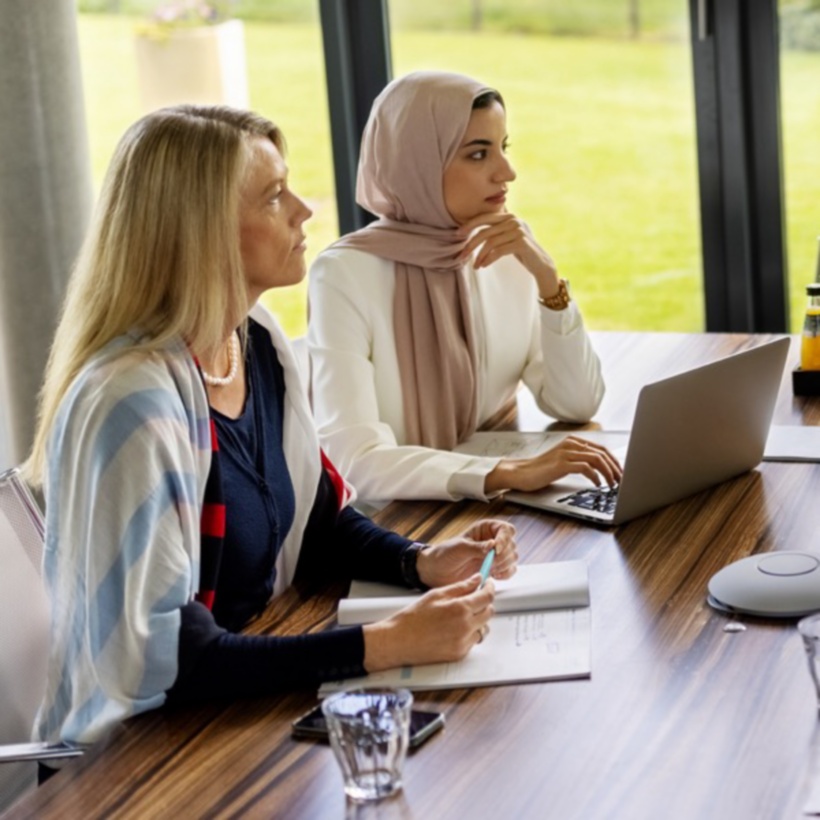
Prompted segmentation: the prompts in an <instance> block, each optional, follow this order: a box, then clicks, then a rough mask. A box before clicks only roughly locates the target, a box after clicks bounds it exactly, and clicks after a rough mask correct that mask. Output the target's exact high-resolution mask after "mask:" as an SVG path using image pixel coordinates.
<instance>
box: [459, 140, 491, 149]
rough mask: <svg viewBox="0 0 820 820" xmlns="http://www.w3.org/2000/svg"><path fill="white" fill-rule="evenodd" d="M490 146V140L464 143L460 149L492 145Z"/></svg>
mask: <svg viewBox="0 0 820 820" xmlns="http://www.w3.org/2000/svg"><path fill="white" fill-rule="evenodd" d="M492 144H493V141H492V140H471V141H470V142H465V143H464V145H462V146H461V147H462V148H469V147H470V146H471V145H492Z"/></svg>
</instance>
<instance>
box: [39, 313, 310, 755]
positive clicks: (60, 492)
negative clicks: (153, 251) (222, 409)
mask: <svg viewBox="0 0 820 820" xmlns="http://www.w3.org/2000/svg"><path fill="white" fill-rule="evenodd" d="M251 316H252V317H253V318H254V319H256V321H258V322H259V323H260V324H261V325H263V326H264V327H265V328H266V329H267V330H268V332H269V333H270V335H271V341H272V343H273V345H274V347H275V348H276V350H277V354H278V356H279V359H280V362H281V364H282V367H283V370H284V375H285V388H286V394H285V407H284V441H285V457H286V459H287V462H288V468H289V471H290V474H291V478H292V481H293V487H294V493H295V496H296V512H295V518H294V522H293V526H292V527H291V530H290V532H289V533H288V536H287V538H286V539H285V542H284V544H283V546H282V549H281V551H280V553H279V556H278V559H277V563H276V583H275V587H274V594H278V593H280V592H281V591H282V590H283V589H284V588H285V587H286V586H287V585H288V584H290V582H291V581H292V579H293V575H294V572H295V570H296V564H297V561H298V557H299V550H300V546H301V543H302V536H303V533H304V529H305V525H306V523H307V520H308V516H309V514H310V511H311V508H312V506H313V501H314V497H315V494H316V488H317V486H318V483H319V475H320V471H321V469H322V457H321V454H320V450H319V443H318V439H317V435H316V431H315V428H314V424H313V420H312V417H311V414H310V408H309V405H308V401H307V394H306V391H305V389H304V386H303V383H302V379H301V376H300V374H299V371H298V367H297V363H296V360H295V358H294V355H293V352H292V350H291V348H290V345H289V343H288V341H287V339H286V337H285V336H284V334H283V332H282V331H281V329H280V328H279V326H278V325H277V323H276V321H275V320H274V319H273V317H272V316H271V315H270V314H269V313H268V312H267V311H265V310H264V308H262V307H261V306H259V305H257V306H256V307H255V308H254V309H253V310H252V311H251ZM133 344H134V338H133V337H124V338H121V339H117V340H115V341H113V342H112V343H111V344H109V345H108V346H107V347H106V348H105V349H104V350H103V351H101V352H100V353H99V354H98V355H96V356H95V357H94V358H93V359H92V360H91V361H90V362H89V363H88V364H87V365H86V366H85V367H84V369H83V370H82V371H81V373H80V374H79V375H78V376H77V378H76V379H75V381H74V382H73V383H72V385H71V387H70V389H69V391H68V393H67V394H66V396H65V398H64V400H63V402H62V404H61V406H60V409H59V412H58V415H57V418H56V420H55V424H54V428H53V431H52V435H51V438H50V441H49V446H48V459H47V473H46V484H45V494H46V499H47V508H46V544H45V554H44V577H45V579H46V584H47V587H48V590H49V594H50V598H51V602H52V615H51V618H52V646H51V650H50V656H49V674H48V685H47V691H46V697H45V700H44V702H43V704H42V706H41V708H40V713H39V715H38V718H37V722H36V725H35V735H36V736H37V737H39V738H41V739H48V740H55V739H58V738H59V739H62V740H70V741H74V742H78V743H90V742H93V741H94V740H96V739H97V738H98V737H100V736H101V735H102V734H103V733H104V732H106V731H107V730H108V729H109V728H111V727H112V726H113V725H115V724H116V723H118V722H120V721H121V720H124V719H125V718H128V717H130V716H132V715H135V714H138V713H140V712H144V711H146V710H149V709H154V708H157V707H159V706H161V705H162V703H163V702H164V701H165V697H166V695H165V693H166V690H167V689H169V687H171V685H172V684H173V683H174V680H175V679H176V677H177V654H178V652H177V650H178V645H179V629H180V608H181V607H182V606H184V605H185V604H186V603H188V602H189V601H191V600H192V599H193V598H194V597H196V596H197V594H198V593H199V592H200V558H201V556H200V545H201V514H202V505H203V499H204V496H205V486H206V482H207V479H208V475H209V470H210V464H211V433H210V419H209V409H208V398H207V394H206V392H205V389H204V386H203V384H202V380H201V377H200V375H199V372H198V370H197V366H196V363H195V361H194V359H193V358H192V356H191V355H190V352H189V351H188V349H187V347H186V346H185V344H184V343H183V342H182V341H181V340H176V341H174V342H171V343H169V344H167V345H166V346H165V347H163V348H162V349H160V350H158V351H155V352H151V353H145V352H137V351H134V350H133V349H132V346H133ZM200 597H202V596H200ZM205 598H206V599H207V595H206V596H205Z"/></svg>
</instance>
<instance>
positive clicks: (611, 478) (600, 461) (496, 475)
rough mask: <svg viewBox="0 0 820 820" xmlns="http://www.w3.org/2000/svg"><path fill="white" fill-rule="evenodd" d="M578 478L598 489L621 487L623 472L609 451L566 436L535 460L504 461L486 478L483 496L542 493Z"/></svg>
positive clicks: (507, 459) (577, 438) (587, 441)
mask: <svg viewBox="0 0 820 820" xmlns="http://www.w3.org/2000/svg"><path fill="white" fill-rule="evenodd" d="M572 474H578V475H583V476H586V477H587V478H588V479H589V480H590V481H591V482H592V483H593V484H595V486H598V487H599V486H601V484H602V483H603V484H607V485H609V486H610V487H612V486H614V485H615V484H618V483H619V482H620V480H621V475H622V474H623V470H622V469H621V465H620V464H619V463H618V460H617V459H616V458H615V456H613V455H612V453H610V452H609V450H607V449H606V447H602V446H601V445H600V444H596V443H595V442H594V441H589V440H588V439H584V438H580V437H578V436H567V437H566V438H565V439H564V440H563V441H561V442H560V443H559V444H556V445H555V446H554V447H552V448H550V449H549V450H546V451H545V452H543V453H540V454H539V455H537V456H534V457H533V458H522V459H513V458H503V459H501V461H499V462H498V464H497V465H496V467H495V469H493V470H492V471H491V472H490V473H488V474H487V478H486V479H485V481H484V492H485V493H487V494H488V495H491V494H492V493H497V492H501V491H502V490H522V491H525V492H531V491H533V490H541V489H543V488H544V487H546V486H547V485H549V484H552V482H553V481H558V480H559V479H561V478H564V477H565V476H568V475H572Z"/></svg>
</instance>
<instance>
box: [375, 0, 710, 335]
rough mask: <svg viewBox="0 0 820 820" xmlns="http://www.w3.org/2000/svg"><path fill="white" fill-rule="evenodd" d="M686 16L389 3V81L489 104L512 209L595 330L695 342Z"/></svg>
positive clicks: (585, 6) (610, 9)
mask: <svg viewBox="0 0 820 820" xmlns="http://www.w3.org/2000/svg"><path fill="white" fill-rule="evenodd" d="M687 7H688V4H687V3H686V2H685V0H663V2H662V0H654V2H650V0H636V1H635V2H629V0H606V2H603V0H599V1H598V2H594V1H593V0H577V1H576V2H573V3H566V2H562V3H558V2H545V0H541V2H535V0H530V1H529V2H527V1H526V0H518V2H515V0H506V2H503V3H502V2H489V0H484V2H481V0H473V2H468V0H461V1H460V2H452V3H448V4H445V3H426V2H420V1H419V0H391V3H390V15H391V24H392V26H393V57H394V64H395V73H396V74H397V75H398V74H402V73H405V72H408V71H411V70H415V69H421V68H429V69H433V68H437V69H445V70H451V71H458V72H461V73H465V74H468V75H471V76H473V77H475V78H477V79H480V80H482V81H483V82H486V83H487V84H488V85H491V86H494V87H496V88H498V90H499V91H501V93H502V94H503V96H504V98H505V100H506V102H507V110H508V126H509V133H510V142H511V150H510V156H511V159H512V161H513V163H514V165H515V166H516V170H517V172H518V179H517V181H516V182H515V183H513V185H512V186H511V195H510V199H509V204H510V209H511V210H514V211H516V212H517V213H518V214H519V215H520V216H521V217H522V218H524V219H525V220H527V221H528V222H529V223H530V225H531V226H532V228H533V230H534V232H535V234H536V236H537V237H538V238H539V240H540V241H541V242H542V244H543V245H544V246H545V247H546V248H547V249H548V250H549V251H550V253H551V254H552V255H553V256H554V258H555V259H556V261H557V262H558V264H559V270H560V272H561V274H562V275H564V276H566V277H567V278H568V279H570V281H571V283H572V288H573V291H574V293H575V294H576V296H577V298H578V299H579V301H580V303H581V305H582V308H583V311H584V315H585V317H586V320H587V323H588V324H589V325H590V326H591V327H594V328H599V329H615V328H631V329H647V330H649V329H651V330H681V331H684V330H685V331H692V330H700V329H702V328H703V321H704V319H703V287H702V264H701V248H700V226H699V208H698V188H697V155H696V146H695V114H694V91H693V81H692V67H691V51H690V44H689V40H688V23H687V18H686V14H687ZM477 8H478V9H479V10H480V11H481V14H480V23H481V30H479V31H474V30H470V28H469V27H470V26H471V25H472V24H473V23H474V22H475V19H476V18H475V11H476V9H477ZM635 8H637V17H635V16H634V15H633V14H632V12H634V11H635ZM427 26H433V27H434V28H433V29H430V28H426V27H427Z"/></svg>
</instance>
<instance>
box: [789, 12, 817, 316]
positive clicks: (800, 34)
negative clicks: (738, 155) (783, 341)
mask: <svg viewBox="0 0 820 820" xmlns="http://www.w3.org/2000/svg"><path fill="white" fill-rule="evenodd" d="M780 31H781V54H780V86H781V116H782V140H783V167H784V176H785V192H786V197H785V199H786V237H787V254H788V262H789V296H790V303H791V317H792V321H791V329H792V331H797V332H799V330H800V328H801V327H802V324H803V312H804V310H805V301H806V296H805V294H806V285H807V284H808V283H809V282H813V281H815V276H816V275H817V274H818V264H820V244H819V243H818V237H820V194H818V191H820V143H818V135H820V2H816V1H815V2H813V3H807V2H805V0H799V2H797V0H782V1H781V3H780Z"/></svg>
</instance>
